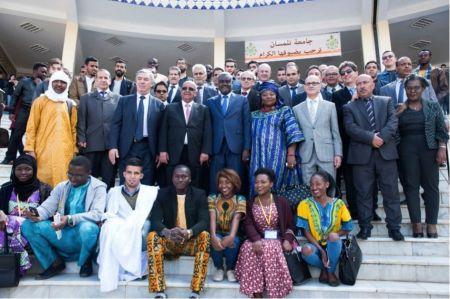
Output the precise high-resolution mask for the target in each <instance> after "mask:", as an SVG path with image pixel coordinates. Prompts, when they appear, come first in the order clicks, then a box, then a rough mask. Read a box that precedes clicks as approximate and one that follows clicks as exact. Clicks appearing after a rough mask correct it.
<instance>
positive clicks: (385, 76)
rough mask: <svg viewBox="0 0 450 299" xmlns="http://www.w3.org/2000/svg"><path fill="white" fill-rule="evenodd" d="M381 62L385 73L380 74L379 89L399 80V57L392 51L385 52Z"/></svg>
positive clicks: (378, 79) (378, 78)
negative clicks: (397, 65) (397, 68)
mask: <svg viewBox="0 0 450 299" xmlns="http://www.w3.org/2000/svg"><path fill="white" fill-rule="evenodd" d="M381 60H382V61H381V62H382V63H383V65H384V71H382V72H381V73H379V74H378V77H377V82H378V85H379V88H381V87H383V86H385V85H387V84H389V83H391V82H393V81H395V80H396V79H397V70H396V63H397V57H395V53H394V52H392V51H384V52H383V54H382V55H381Z"/></svg>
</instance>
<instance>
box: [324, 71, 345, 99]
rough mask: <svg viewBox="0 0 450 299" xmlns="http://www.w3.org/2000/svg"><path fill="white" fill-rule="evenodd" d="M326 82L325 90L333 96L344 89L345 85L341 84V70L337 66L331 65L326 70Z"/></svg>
mask: <svg viewBox="0 0 450 299" xmlns="http://www.w3.org/2000/svg"><path fill="white" fill-rule="evenodd" d="M325 82H326V83H327V85H326V86H325V89H326V90H327V91H328V92H329V93H330V94H333V93H334V92H336V91H338V90H341V89H342V88H344V85H343V84H341V83H339V69H338V68H337V66H335V65H329V66H328V67H327V69H326V70H325Z"/></svg>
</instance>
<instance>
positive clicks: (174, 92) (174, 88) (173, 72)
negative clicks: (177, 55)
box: [156, 66, 181, 103]
mask: <svg viewBox="0 0 450 299" xmlns="http://www.w3.org/2000/svg"><path fill="white" fill-rule="evenodd" d="M180 79H181V70H180V68H179V67H177V66H171V67H170V68H169V86H168V88H169V89H168V95H167V103H173V102H179V101H181V86H180V85H179V83H180ZM156 97H158V95H156Z"/></svg>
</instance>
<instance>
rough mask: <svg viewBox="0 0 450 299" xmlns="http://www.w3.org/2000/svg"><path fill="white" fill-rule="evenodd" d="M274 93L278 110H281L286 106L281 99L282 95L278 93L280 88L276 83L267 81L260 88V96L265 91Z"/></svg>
mask: <svg viewBox="0 0 450 299" xmlns="http://www.w3.org/2000/svg"><path fill="white" fill-rule="evenodd" d="M268 90H270V91H272V92H273V93H274V94H275V96H276V97H277V103H276V104H275V107H276V109H279V108H280V107H281V106H283V105H284V103H283V99H282V98H281V97H280V94H279V93H278V86H277V85H276V84H275V83H272V82H269V81H266V82H263V83H262V84H261V85H260V86H259V94H260V95H262V94H263V93H264V92H265V91H268ZM260 98H261V107H262V97H260Z"/></svg>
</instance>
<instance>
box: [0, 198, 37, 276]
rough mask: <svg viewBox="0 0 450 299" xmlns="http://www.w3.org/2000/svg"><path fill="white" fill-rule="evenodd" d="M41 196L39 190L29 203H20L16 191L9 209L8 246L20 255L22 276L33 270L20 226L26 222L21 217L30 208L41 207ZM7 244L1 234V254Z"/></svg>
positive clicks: (10, 200)
mask: <svg viewBox="0 0 450 299" xmlns="http://www.w3.org/2000/svg"><path fill="white" fill-rule="evenodd" d="M39 200H40V194H39V190H36V191H34V192H33V194H31V195H30V197H29V198H28V200H27V201H18V199H17V194H16V192H15V191H13V192H12V193H11V197H10V199H9V207H8V213H9V215H8V216H7V221H6V232H7V233H8V235H9V236H8V241H9V243H8V245H9V248H10V250H12V252H14V253H20V262H19V271H20V274H21V275H23V274H25V271H26V270H28V269H30V268H31V262H30V257H29V256H28V252H27V251H26V250H25V247H26V246H27V244H28V241H27V240H26V239H25V237H24V236H22V234H21V231H20V226H21V225H22V222H23V221H25V218H24V217H21V215H22V213H23V211H25V210H27V209H28V208H29V207H35V208H36V207H37V206H38V205H39ZM4 244H5V233H4V232H0V252H3V247H4Z"/></svg>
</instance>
